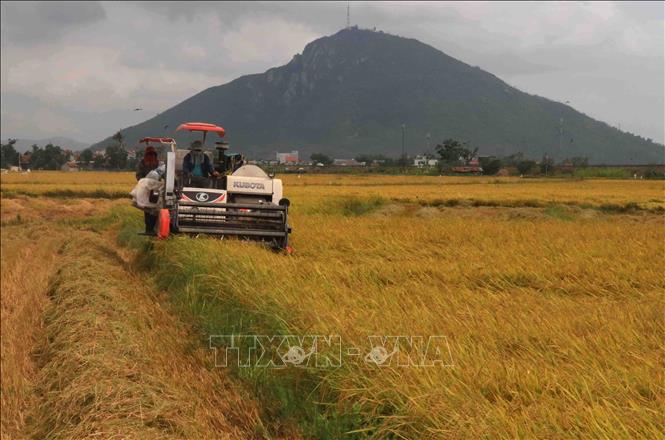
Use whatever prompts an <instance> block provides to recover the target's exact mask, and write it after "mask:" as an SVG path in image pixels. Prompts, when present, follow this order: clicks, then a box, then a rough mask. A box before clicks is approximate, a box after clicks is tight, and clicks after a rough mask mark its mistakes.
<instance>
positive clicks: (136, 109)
mask: <svg viewBox="0 0 665 440" xmlns="http://www.w3.org/2000/svg"><path fill="white" fill-rule="evenodd" d="M141 110H143V109H142V108H135V109H134V111H135V112H140V111H141Z"/></svg>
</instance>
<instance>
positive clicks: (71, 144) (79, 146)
mask: <svg viewBox="0 0 665 440" xmlns="http://www.w3.org/2000/svg"><path fill="white" fill-rule="evenodd" d="M6 142H7V141H6V140H3V141H2V143H3V144H4V143H6ZM48 144H53V145H57V146H59V147H61V148H63V149H69V150H72V151H80V150H84V149H86V148H88V147H89V146H90V143H86V142H79V141H75V140H74V139H70V138H67V137H61V136H55V137H50V138H45V139H38V140H34V139H16V143H15V144H14V148H16V151H18V152H21V153H24V152H26V151H28V150H30V149H32V146H33V145H37V146H39V147H44V146H45V145H48Z"/></svg>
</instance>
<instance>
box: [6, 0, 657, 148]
mask: <svg viewBox="0 0 665 440" xmlns="http://www.w3.org/2000/svg"><path fill="white" fill-rule="evenodd" d="M346 5H347V4H346V2H329V3H321V2H316V3H315V2H311V3H260V2H251V3H249V2H248V3H243V2H237V3H230V2H228V3H207V2H202V3H194V2H188V3H185V2H181V3H180V2H178V3H153V2H150V3H138V2H137V3H133V2H132V3H120V2H113V3H106V2H101V3H97V2H88V3H83V2H80V3H79V2H74V3H59V2H44V3H39V2H36V3H28V2H20V3H18V2H16V3H15V2H5V1H3V2H2V41H1V50H2V64H1V73H2V77H1V80H2V84H1V93H2V106H1V107H2V108H1V117H2V126H1V137H2V138H3V139H6V138H7V137H19V138H31V139H36V138H44V137H49V136H68V137H71V138H74V139H76V140H80V141H85V142H94V141H99V140H100V139H102V138H104V137H106V136H107V135H109V134H111V133H112V132H114V131H117V130H118V129H120V128H124V127H126V126H128V125H133V124H136V123H138V122H141V121H143V120H145V119H147V118H149V117H152V116H154V115H155V114H156V113H157V112H161V111H163V110H165V109H167V108H169V107H171V106H173V105H175V104H177V103H179V102H180V101H182V100H184V99H186V98H188V97H189V96H191V95H193V94H195V93H197V92H199V91H201V90H203V89H205V88H207V87H209V86H213V85H219V84H223V83H225V82H228V81H230V80H232V79H234V78H236V77H238V76H240V75H244V74H249V73H257V72H263V71H265V70H267V69H268V68H270V67H275V66H278V65H282V64H285V63H286V62H288V61H289V60H290V59H291V58H292V57H293V55H295V54H296V53H299V52H301V51H302V49H303V47H304V46H305V44H307V43H308V42H310V41H311V40H314V39H316V38H318V37H321V36H324V35H329V34H332V33H335V32H337V31H338V30H339V29H341V28H342V27H344V26H345V22H346ZM664 20H665V6H664V3H662V2H646V3H638V2H626V3H601V2H590V3H571V2H561V3H553V2H544V3H522V2H516V3H499V2H492V3H480V2H470V3H462V2H451V3H431V2H426V3H413V2H408V3H356V2H351V23H352V24H355V25H358V26H359V27H362V28H374V27H376V28H377V29H380V30H383V31H385V32H389V33H392V34H397V35H401V36H405V37H412V38H416V39H418V40H421V41H423V42H425V43H428V44H430V45H432V46H434V47H436V48H437V49H439V50H442V51H443V52H445V53H447V54H449V55H451V56H453V57H455V58H458V59H460V60H462V61H464V62H466V63H468V64H471V65H477V66H480V67H481V68H483V69H485V70H487V71H489V72H491V73H493V74H495V75H497V76H498V77H500V78H501V79H503V80H504V81H506V82H508V83H509V84H511V85H513V86H515V87H517V88H519V89H521V90H523V91H526V92H529V93H533V94H537V95H541V96H545V97H547V98H550V99H553V100H557V101H570V105H572V106H573V107H575V108H576V109H578V110H580V111H582V112H584V113H586V114H588V115H590V116H592V117H594V118H597V119H600V120H603V121H605V122H607V123H609V124H610V125H613V126H620V128H621V129H623V130H626V131H631V132H634V133H636V134H639V135H642V136H645V137H650V138H653V139H654V140H656V141H658V142H663V141H664V140H665V133H664V131H665V128H664V120H665V112H664V107H665V92H664V89H665V79H664V78H665V59H664V53H665V45H664V40H665V22H664ZM134 108H142V109H143V110H141V111H133V109H134Z"/></svg>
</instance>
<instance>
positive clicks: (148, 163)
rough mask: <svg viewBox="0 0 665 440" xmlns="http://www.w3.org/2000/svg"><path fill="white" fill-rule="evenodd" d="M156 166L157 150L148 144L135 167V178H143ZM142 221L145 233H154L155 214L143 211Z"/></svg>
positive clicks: (157, 163) (157, 161)
mask: <svg viewBox="0 0 665 440" xmlns="http://www.w3.org/2000/svg"><path fill="white" fill-rule="evenodd" d="M158 166H159V160H158V159H157V150H155V147H152V146H150V145H148V146H147V147H145V151H144V152H143V159H141V161H140V162H139V164H138V165H137V167H136V180H141V179H143V178H144V177H145V176H147V175H148V173H149V172H150V171H152V170H154V169H155V168H157V167H158ZM143 221H144V223H145V233H146V234H154V233H155V226H157V216H156V215H153V214H151V213H149V212H148V211H143Z"/></svg>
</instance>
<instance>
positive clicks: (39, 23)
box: [2, 1, 106, 45]
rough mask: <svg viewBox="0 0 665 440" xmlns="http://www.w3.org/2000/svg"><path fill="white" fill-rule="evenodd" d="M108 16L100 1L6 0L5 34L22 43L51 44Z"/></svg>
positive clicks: (3, 3) (16, 42)
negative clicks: (8, 0)
mask: <svg viewBox="0 0 665 440" xmlns="http://www.w3.org/2000/svg"><path fill="white" fill-rule="evenodd" d="M105 16H106V14H105V13H104V8H102V6H101V4H100V3H99V2H50V1H46V2H2V31H3V35H2V37H3V40H4V39H5V38H6V39H8V40H11V42H12V43H13V44H18V45H30V44H51V43H53V42H54V41H57V40H59V39H60V38H62V36H64V35H65V34H67V33H68V32H71V31H73V30H76V29H80V28H83V27H85V26H88V25H91V24H93V23H96V22H99V21H101V20H103V19H104V18H105Z"/></svg>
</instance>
